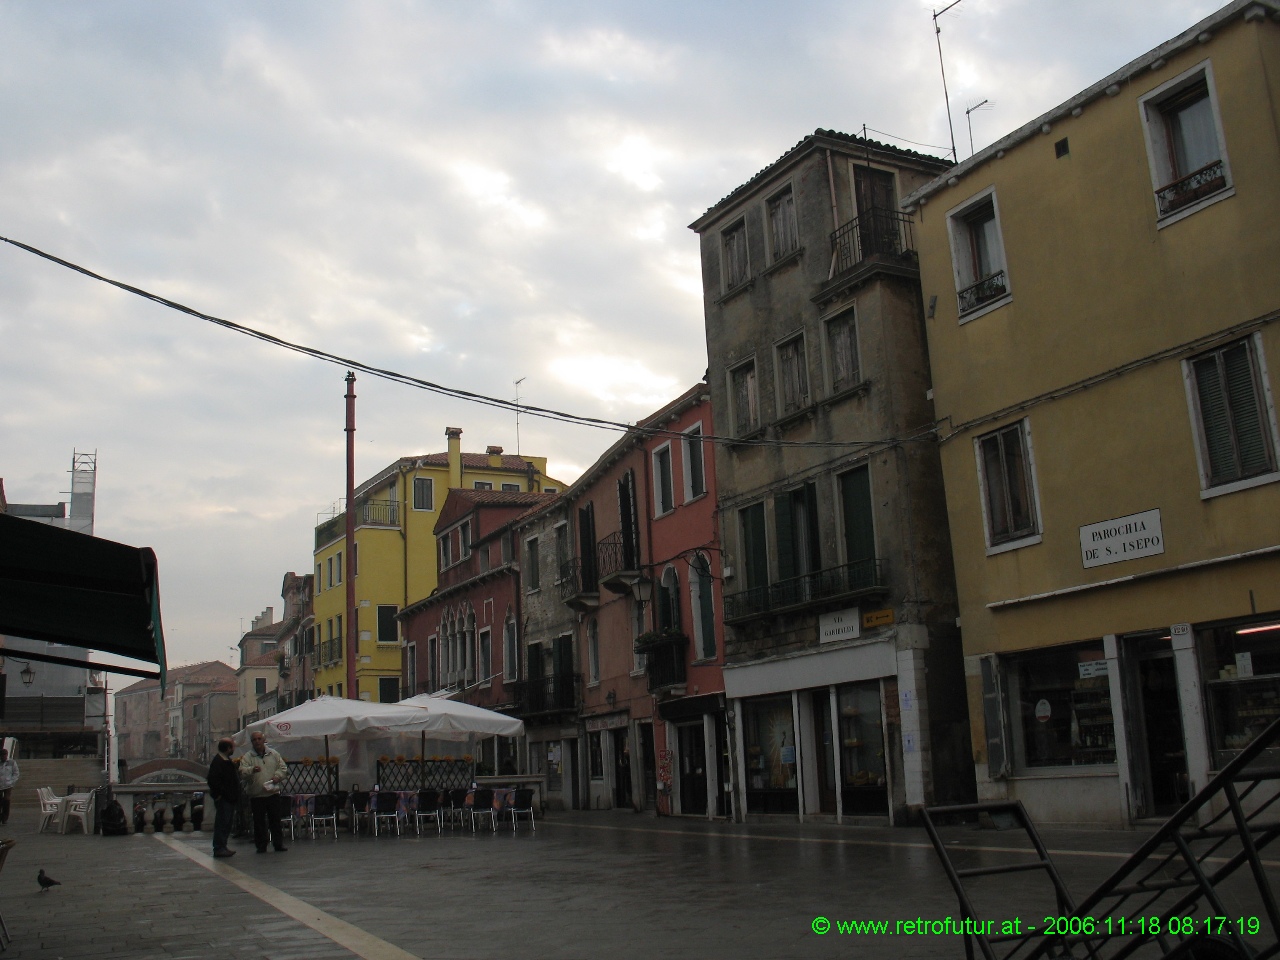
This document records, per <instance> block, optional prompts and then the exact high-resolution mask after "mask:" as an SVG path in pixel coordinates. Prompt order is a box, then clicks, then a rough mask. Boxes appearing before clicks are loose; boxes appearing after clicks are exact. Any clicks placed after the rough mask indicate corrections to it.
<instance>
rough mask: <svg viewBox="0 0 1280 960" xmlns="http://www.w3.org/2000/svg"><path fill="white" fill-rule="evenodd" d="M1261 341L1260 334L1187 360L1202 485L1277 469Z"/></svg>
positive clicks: (1247, 478)
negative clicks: (1197, 434) (1258, 336)
mask: <svg viewBox="0 0 1280 960" xmlns="http://www.w3.org/2000/svg"><path fill="white" fill-rule="evenodd" d="M1258 346H1259V341H1258V340H1256V339H1245V340H1237V341H1236V342H1235V343H1230V344H1227V345H1226V346H1224V347H1219V348H1218V349H1216V350H1212V351H1210V352H1209V353H1206V354H1202V355H1201V356H1199V357H1195V358H1193V359H1191V360H1189V361H1187V364H1186V368H1187V372H1188V374H1189V377H1188V381H1189V382H1188V389H1189V393H1190V395H1191V400H1192V409H1193V411H1194V417H1193V419H1194V421H1195V422H1196V424H1197V426H1198V433H1199V441H1200V442H1199V449H1198V450H1197V453H1198V459H1199V462H1200V482H1201V488H1202V489H1205V490H1208V489H1209V488H1211V487H1217V486H1222V485H1225V484H1236V483H1238V482H1240V481H1247V480H1250V479H1253V478H1258V477H1265V476H1266V475H1267V474H1272V473H1275V472H1276V457H1275V435H1274V434H1275V428H1274V425H1273V424H1272V423H1271V422H1270V420H1271V417H1270V416H1269V415H1268V410H1267V402H1266V397H1265V395H1264V392H1263V384H1264V383H1265V380H1264V378H1263V376H1262V369H1261V366H1260V361H1261V357H1262V353H1261V351H1260V350H1259V349H1258ZM1233 489H1234V487H1233Z"/></svg>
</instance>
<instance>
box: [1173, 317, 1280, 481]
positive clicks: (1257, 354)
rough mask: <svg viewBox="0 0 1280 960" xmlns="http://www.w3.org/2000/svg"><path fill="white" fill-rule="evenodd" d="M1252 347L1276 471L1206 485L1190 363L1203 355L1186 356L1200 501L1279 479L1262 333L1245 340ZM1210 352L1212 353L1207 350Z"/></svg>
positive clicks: (1278, 444) (1279, 435) (1278, 435)
mask: <svg viewBox="0 0 1280 960" xmlns="http://www.w3.org/2000/svg"><path fill="white" fill-rule="evenodd" d="M1243 339H1245V340H1247V341H1249V343H1250V344H1251V352H1252V354H1253V361H1254V363H1255V364H1256V367H1255V368H1254V369H1255V370H1256V371H1257V374H1258V380H1259V381H1260V385H1261V387H1262V402H1263V407H1264V412H1265V414H1266V426H1267V428H1269V429H1270V430H1271V457H1272V459H1273V460H1274V461H1275V462H1276V469H1275V470H1273V471H1271V472H1270V473H1263V474H1259V475H1258V476H1256V477H1249V478H1247V479H1245V480H1233V481H1229V482H1227V483H1219V484H1215V485H1213V486H1210V485H1209V479H1210V478H1209V458H1208V451H1207V450H1206V449H1205V448H1206V445H1207V442H1206V439H1205V432H1204V423H1203V421H1202V420H1201V416H1200V397H1199V391H1198V390H1197V388H1196V380H1195V370H1194V369H1193V367H1192V364H1193V363H1194V362H1195V361H1196V360H1198V359H1200V357H1202V356H1204V353H1201V354H1197V355H1196V356H1194V357H1188V358H1187V359H1185V360H1183V361H1182V385H1183V388H1184V389H1185V390H1186V394H1187V411H1188V413H1189V414H1190V416H1191V435H1192V437H1193V438H1194V441H1195V442H1194V446H1195V451H1196V469H1197V471H1198V472H1199V475H1200V499H1201V500H1210V499H1212V498H1213V497H1220V496H1222V495H1223V494H1227V493H1236V492H1237V491H1239V490H1248V489H1250V488H1251V487H1260V486H1263V485H1264V484H1268V483H1275V482H1276V481H1277V480H1280V427H1278V426H1277V417H1276V402H1275V396H1274V394H1273V393H1272V391H1271V376H1270V374H1269V373H1268V372H1267V356H1266V353H1265V352H1264V351H1263V349H1262V334H1261V333H1260V332H1258V331H1255V332H1254V333H1253V334H1252V335H1250V336H1248V337H1244V338H1243ZM1224 346H1229V344H1220V345H1219V346H1218V347H1215V348H1214V349H1215V350H1217V349H1220V348H1221V347H1224ZM1206 352H1212V351H1206Z"/></svg>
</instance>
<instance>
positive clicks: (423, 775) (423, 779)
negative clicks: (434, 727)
mask: <svg viewBox="0 0 1280 960" xmlns="http://www.w3.org/2000/svg"><path fill="white" fill-rule="evenodd" d="M419 732H420V733H421V734H422V745H421V746H420V747H419V748H418V756H419V757H420V758H421V759H420V760H419V761H418V789H419V790H425V789H427V731H425V730H422V731H419Z"/></svg>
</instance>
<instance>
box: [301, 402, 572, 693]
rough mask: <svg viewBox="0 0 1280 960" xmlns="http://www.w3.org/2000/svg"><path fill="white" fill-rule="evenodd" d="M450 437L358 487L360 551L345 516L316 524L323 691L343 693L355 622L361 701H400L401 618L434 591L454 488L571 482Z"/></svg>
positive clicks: (451, 432)
mask: <svg viewBox="0 0 1280 960" xmlns="http://www.w3.org/2000/svg"><path fill="white" fill-rule="evenodd" d="M445 435H446V437H447V438H448V451H447V452H446V453H433V454H428V455H425V456H418V457H403V458H401V459H400V460H397V461H396V462H395V463H393V464H391V465H390V466H388V467H386V468H385V469H383V470H380V471H379V472H378V473H377V474H375V475H374V476H373V477H371V478H370V479H368V480H366V481H365V482H364V483H362V484H360V485H359V486H358V487H357V488H356V491H355V509H356V539H355V550H354V556H353V555H352V551H350V550H349V549H348V548H347V540H346V523H347V519H346V514H345V513H341V514H338V515H337V516H335V517H333V518H332V519H330V520H326V521H325V522H324V523H322V524H320V525H319V526H318V527H316V537H315V554H314V556H315V624H316V633H315V661H314V662H315V665H316V667H315V693H316V695H320V694H327V695H330V696H339V697H340V696H343V695H344V692H345V691H344V686H345V684H346V659H345V658H346V646H345V642H344V638H346V637H347V636H348V635H349V634H348V631H350V630H352V629H354V630H356V631H357V636H358V638H359V639H358V651H357V656H358V660H357V663H356V682H357V691H358V693H359V696H360V698H361V699H362V700H374V701H379V702H383V703H393V702H395V701H397V700H400V699H401V695H402V693H403V692H404V691H403V690H402V682H401V666H402V664H401V650H400V647H401V644H400V631H399V623H398V621H397V620H396V619H395V617H396V614H398V613H399V612H400V611H401V610H403V609H404V608H405V607H406V606H408V605H409V604H410V603H413V602H415V601H417V600H421V599H423V598H424V597H427V596H428V595H430V593H431V592H432V591H433V590H434V589H435V588H436V570H437V568H438V562H439V558H438V557H437V555H436V550H437V547H436V539H435V525H436V517H437V515H438V513H437V512H438V511H439V509H440V507H441V506H443V504H444V500H445V494H446V492H447V491H448V490H449V489H450V488H453V487H466V488H469V489H479V490H518V491H524V492H530V491H532V492H539V491H541V492H545V493H554V492H558V491H559V490H562V489H564V486H563V484H561V483H559V482H558V481H556V480H553V479H551V478H549V477H548V476H547V475H546V469H547V459H546V457H524V456H509V455H505V454H503V452H502V448H501V447H489V448H488V450H487V452H485V453H463V452H462V431H461V430H460V429H458V428H457V427H449V428H448V429H447V430H445ZM349 576H355V578H356V582H355V592H356V607H355V622H354V623H352V622H351V617H350V616H349V614H348V611H347V589H346V578H347V577H349ZM413 692H414V693H417V692H418V691H416V690H415V691H413Z"/></svg>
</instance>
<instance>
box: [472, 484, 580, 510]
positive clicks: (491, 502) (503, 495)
mask: <svg viewBox="0 0 1280 960" xmlns="http://www.w3.org/2000/svg"><path fill="white" fill-rule="evenodd" d="M449 496H450V497H458V498H459V499H462V500H469V501H471V502H472V503H474V504H476V505H477V506H484V507H537V506H541V505H542V504H544V503H546V502H547V501H548V500H553V499H555V498H556V497H558V496H559V494H558V493H525V492H523V491H517V490H468V489H466V488H463V489H458V490H450V491H449Z"/></svg>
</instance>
